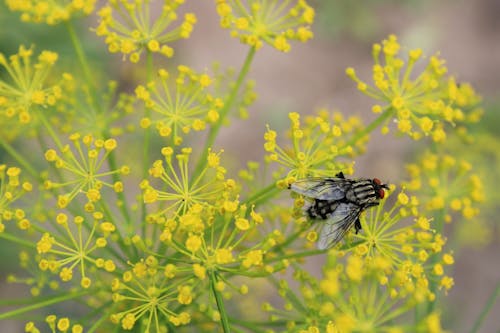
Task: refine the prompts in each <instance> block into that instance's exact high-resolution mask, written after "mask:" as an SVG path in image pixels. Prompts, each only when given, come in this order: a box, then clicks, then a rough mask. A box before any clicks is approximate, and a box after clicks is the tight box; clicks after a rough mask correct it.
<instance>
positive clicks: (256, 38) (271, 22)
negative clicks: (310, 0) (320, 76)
mask: <svg viewBox="0 0 500 333" xmlns="http://www.w3.org/2000/svg"><path fill="white" fill-rule="evenodd" d="M216 2H217V13H218V14H219V16H220V25H221V27H222V28H224V29H230V30H231V36H232V37H236V38H239V39H240V41H241V42H242V43H244V44H248V45H250V46H252V47H254V48H256V49H259V48H261V47H262V45H263V44H264V43H266V44H269V45H271V46H272V47H274V48H275V49H277V50H279V51H282V52H289V51H290V49H291V46H290V43H289V41H290V40H298V41H300V42H306V41H308V40H309V39H311V38H312V37H313V33H312V32H311V30H310V28H309V27H310V26H311V25H312V23H313V21H314V9H313V8H312V7H310V6H309V5H308V4H307V2H306V1H305V0H298V1H293V3H294V4H292V2H290V1H287V2H285V3H283V4H279V3H278V2H277V1H275V0H264V1H255V0H249V1H246V2H247V3H246V4H245V3H243V2H242V1H235V0H217V1H216Z"/></svg>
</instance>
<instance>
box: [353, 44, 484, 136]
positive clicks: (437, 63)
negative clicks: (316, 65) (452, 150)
mask: <svg viewBox="0 0 500 333" xmlns="http://www.w3.org/2000/svg"><path fill="white" fill-rule="evenodd" d="M400 49H401V47H400V45H399V43H398V40H397V37H396V36H395V35H390V36H389V37H388V38H387V39H385V40H383V41H382V45H380V44H375V45H374V46H373V58H374V59H375V64H374V66H373V85H369V84H367V83H365V82H364V81H362V80H361V79H359V78H358V76H357V75H356V71H355V70H354V69H353V68H348V69H347V70H346V74H347V75H348V76H349V77H350V78H351V79H353V80H354V81H355V82H356V83H357V85H358V89H359V90H360V91H361V92H363V93H364V94H366V95H368V96H370V97H372V98H374V99H376V100H377V101H381V102H382V103H385V105H380V104H377V105H375V106H374V107H373V111H374V112H375V113H378V114H380V113H384V114H383V115H380V117H382V119H384V121H385V123H384V125H383V126H384V128H386V129H387V128H388V127H387V124H389V122H390V120H391V118H392V119H395V120H396V123H397V128H398V130H399V132H401V133H404V134H407V135H408V136H410V137H411V138H413V139H415V140H418V139H420V138H421V137H422V136H429V137H431V138H432V139H433V140H434V141H435V142H442V141H444V140H445V139H446V131H445V129H444V127H443V126H444V125H445V124H450V125H451V128H454V127H455V126H456V125H457V124H466V123H472V122H477V121H478V120H479V118H480V116H481V114H482V110H481V109H480V108H479V103H480V97H478V96H477V94H476V93H475V92H474V90H473V89H472V87H471V86H470V85H468V84H460V85H459V84H457V83H456V82H455V78H453V77H449V76H446V74H447V68H446V66H445V62H444V60H442V59H440V58H439V57H438V56H431V57H429V58H427V59H429V60H428V63H427V65H426V66H425V67H424V70H423V71H422V72H421V73H420V74H418V75H415V74H414V73H413V71H414V69H415V65H416V63H417V62H418V61H419V60H420V59H423V58H424V57H423V55H422V53H423V52H422V50H420V49H414V50H410V51H409V52H408V60H407V62H406V63H405V60H403V57H400V55H399V53H400ZM382 57H383V61H381V58H382ZM424 59H425V58H424ZM405 65H406V66H405ZM420 67H422V66H420ZM458 134H460V135H463V133H460V132H458Z"/></svg>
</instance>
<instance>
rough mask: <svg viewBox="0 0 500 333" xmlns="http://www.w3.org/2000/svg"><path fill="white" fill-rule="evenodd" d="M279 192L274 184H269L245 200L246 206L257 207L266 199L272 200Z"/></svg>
mask: <svg viewBox="0 0 500 333" xmlns="http://www.w3.org/2000/svg"><path fill="white" fill-rule="evenodd" d="M280 192H281V190H280V189H279V188H277V187H276V184H275V183H272V184H269V185H268V186H266V187H264V188H263V189H261V190H259V191H258V192H257V193H255V194H253V195H251V196H250V198H248V199H247V200H246V204H247V205H248V206H252V205H255V206H258V205H260V204H261V203H262V202H266V201H267V200H268V199H270V198H272V197H273V196H275V195H276V194H278V193H280Z"/></svg>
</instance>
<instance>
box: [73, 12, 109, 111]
mask: <svg viewBox="0 0 500 333" xmlns="http://www.w3.org/2000/svg"><path fill="white" fill-rule="evenodd" d="M66 28H67V30H68V33H69V36H70V38H71V42H72V44H73V47H74V49H75V52H76V56H77V58H78V62H79V63H80V66H81V68H82V71H83V75H84V76H85V81H86V82H87V84H88V86H89V90H90V98H91V101H90V104H91V105H92V107H94V110H96V111H98V112H99V113H102V108H101V103H98V101H99V98H98V95H97V93H96V85H95V82H94V80H93V79H94V77H93V76H92V71H91V70H90V66H89V62H88V60H87V56H86V55H85V52H84V50H83V47H82V43H81V41H80V38H79V37H78V34H77V33H76V31H75V28H74V27H73V24H72V22H71V21H69V20H68V21H66Z"/></svg>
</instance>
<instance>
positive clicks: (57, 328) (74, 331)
mask: <svg viewBox="0 0 500 333" xmlns="http://www.w3.org/2000/svg"><path fill="white" fill-rule="evenodd" d="M45 322H46V323H47V325H48V326H49V328H50V330H51V332H54V333H56V332H60V333H65V332H70V330H71V333H83V326H82V325H80V324H73V325H71V321H70V320H69V318H67V317H62V318H59V319H57V316H56V315H48V316H47V317H46V318H45ZM24 331H25V332H26V333H40V332H43V331H40V330H39V329H38V328H37V327H36V325H35V323H34V322H32V321H30V322H28V323H26V325H25V326H24Z"/></svg>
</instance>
